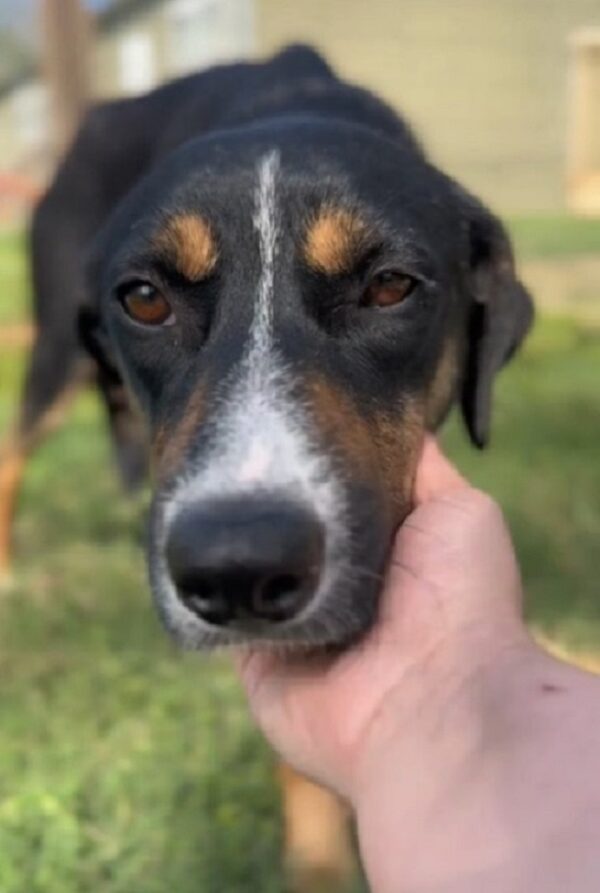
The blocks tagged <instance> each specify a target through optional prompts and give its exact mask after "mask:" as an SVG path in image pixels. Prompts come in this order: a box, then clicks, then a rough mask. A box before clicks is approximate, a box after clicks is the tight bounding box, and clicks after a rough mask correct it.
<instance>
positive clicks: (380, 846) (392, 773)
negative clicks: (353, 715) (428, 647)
mask: <svg viewBox="0 0 600 893" xmlns="http://www.w3.org/2000/svg"><path fill="white" fill-rule="evenodd" d="M454 673H455V676H454V684H452V682H451V679H450V677H447V678H446V679H445V680H441V679H440V680H439V681H440V683H441V686H440V689H439V694H440V696H439V697H438V691H437V690H436V692H435V693H434V694H433V696H432V697H430V698H428V699H425V700H423V699H422V700H421V701H420V703H419V702H418V701H417V703H415V707H416V710H415V711H414V713H413V715H412V719H413V720H414V722H413V724H412V726H410V725H408V724H407V723H406V722H405V721H403V720H402V719H401V720H400V721H398V720H394V719H393V718H392V717H391V716H390V717H389V718H388V727H387V729H386V731H385V735H382V736H381V737H379V738H378V739H377V740H376V741H374V742H373V745H372V749H371V751H370V754H369V758H368V760H366V761H365V763H364V764H363V766H362V773H361V776H360V781H359V782H358V783H357V785H356V786H355V788H354V793H353V798H354V799H353V804H354V808H355V812H356V820H357V827H358V837H359V842H360V847H361V853H362V858H363V862H364V864H365V867H366V870H367V874H368V877H369V880H370V882H371V888H372V889H373V890H376V891H377V893H387V891H396V890H397V889H398V887H399V883H400V882H401V884H402V885H403V886H406V888H407V889H412V888H413V887H414V888H415V889H421V888H423V889H428V890H431V891H432V893H433V891H437V890H440V891H442V890H443V891H446V890H448V891H450V890H455V889H456V890H461V891H462V893H467V891H470V890H471V889H473V890H477V891H479V890H481V889H483V888H484V887H482V882H483V880H484V879H485V885H484V886H485V889H486V890H488V889H489V890H490V891H492V890H494V891H495V890H502V891H504V890H506V889H514V890H526V889H531V886H530V885H529V886H528V885H527V884H525V886H522V885H521V883H520V882H518V881H517V880H516V878H517V875H518V874H519V872H520V871H521V870H523V871H526V872H534V873H535V872H537V871H538V870H541V869H543V866H544V864H545V862H544V859H546V861H547V859H548V858H549V853H550V852H551V850H552V849H553V844H552V841H554V842H555V844H557V843H558V842H560V845H561V846H562V847H563V848H564V851H565V852H567V853H568V852H569V851H570V849H571V847H572V846H573V837H572V835H573V830H572V827H575V824H576V821H577V820H578V819H579V820H580V821H581V822H583V824H584V825H586V823H587V827H588V828H589V827H590V825H589V816H590V815H591V813H592V812H594V814H595V815H598V817H599V818H600V783H596V784H590V777H591V776H590V767H591V768H592V769H594V768H595V766H596V757H595V754H596V753H597V749H598V746H600V722H596V723H595V728H594V729H592V728H591V727H590V722H589V717H590V714H591V713H594V714H596V715H597V714H598V706H599V696H598V683H597V680H594V679H592V678H591V677H587V676H585V675H583V674H580V673H579V672H578V671H577V670H575V669H573V668H572V667H569V666H566V665H564V664H562V663H560V662H558V661H555V660H554V659H553V658H550V657H549V656H548V655H547V654H545V653H544V652H543V651H542V650H541V649H539V648H537V647H536V646H535V645H534V644H533V643H532V642H530V641H525V640H521V641H519V642H515V643H514V647H512V648H509V649H506V650H503V651H502V652H501V653H498V654H496V656H495V657H494V658H493V659H491V660H489V661H485V662H483V661H482V662H481V663H480V664H479V666H478V667H477V668H476V669H475V670H474V672H473V673H472V674H468V675H464V676H462V678H461V676H460V674H459V673H458V672H457V670H456V668H455V669H454ZM423 694H424V690H423ZM390 706H391V705H390ZM394 725H395V731H394ZM586 733H587V743H586V745H585V748H583V749H582V751H581V754H579V755H578V759H577V768H576V770H574V771H573V772H570V773H565V769H564V767H565V764H568V760H569V755H570V757H571V759H572V757H573V742H574V741H583V740H584V736H585V735H586ZM542 790H543V791H545V794H544V796H540V791H542ZM540 854H541V855H540ZM544 854H545V855H544ZM596 864H597V862H596ZM515 872H516V874H514V877H515V882H514V886H513V883H512V878H513V873H515ZM452 878H454V879H455V882H454V883H455V886H453V881H452ZM471 878H474V879H475V881H473V882H472V886H471V885H470V884H471V881H470V880H469V879H471ZM509 879H511V882H510V883H509ZM449 880H450V883H448V881H449Z"/></svg>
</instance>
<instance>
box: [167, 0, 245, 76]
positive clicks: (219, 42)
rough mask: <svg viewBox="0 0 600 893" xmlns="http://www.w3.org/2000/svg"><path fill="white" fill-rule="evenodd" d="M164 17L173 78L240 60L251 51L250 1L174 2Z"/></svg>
mask: <svg viewBox="0 0 600 893" xmlns="http://www.w3.org/2000/svg"><path fill="white" fill-rule="evenodd" d="M167 15H168V31H169V60H168V65H169V70H170V72H171V73H173V74H180V73H183V72H186V71H192V70H194V69H198V68H203V67H205V66H207V65H212V64H213V63H214V62H220V61H224V60H227V59H232V58H235V57H243V56H246V55H248V53H251V52H252V51H253V49H254V46H255V37H254V2H253V0H173V2H172V3H171V4H169V6H168V7H167Z"/></svg>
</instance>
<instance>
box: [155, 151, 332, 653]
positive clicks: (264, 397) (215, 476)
mask: <svg viewBox="0 0 600 893" xmlns="http://www.w3.org/2000/svg"><path fill="white" fill-rule="evenodd" d="M278 171H279V156H278V154H277V153H276V152H271V153H269V154H268V155H266V156H265V157H264V158H263V159H262V160H261V162H260V164H259V168H258V184H257V188H256V193H255V211H254V215H253V220H252V222H253V226H254V229H255V231H256V233H257V235H258V244H259V251H260V270H261V272H260V279H259V282H258V284H257V290H256V304H255V308H254V316H253V322H252V327H251V330H250V333H249V340H248V345H247V348H246V352H245V354H244V356H243V359H242V361H241V363H240V368H239V370H238V373H237V375H236V380H235V383H234V384H232V386H231V388H230V390H229V393H228V394H227V395H226V396H225V398H224V401H223V403H222V404H221V406H220V407H218V408H217V409H216V410H215V413H214V415H215V421H214V423H213V426H212V429H211V437H210V442H209V445H208V448H205V449H204V452H203V454H202V456H201V457H198V459H196V460H195V461H194V460H192V462H191V463H190V464H189V466H188V467H187V469H186V470H185V471H184V473H183V474H182V475H181V477H180V478H179V480H178V481H177V483H176V485H175V488H174V490H173V492H172V493H171V495H170V496H169V498H168V499H167V500H165V501H164V502H163V503H162V505H160V506H159V507H158V514H157V520H156V525H157V526H156V534H155V543H154V545H155V548H156V550H157V554H156V555H155V557H154V574H153V576H154V584H155V587H157V588H158V590H159V599H160V601H161V610H162V612H163V614H164V615H165V617H166V619H167V623H168V624H169V626H171V628H173V629H174V630H175V632H176V634H177V635H178V637H179V638H180V640H182V641H183V642H184V643H185V642H186V641H188V642H189V643H190V644H198V643H199V641H200V642H201V641H202V639H203V638H204V640H206V636H204V637H203V635H202V634H203V632H204V631H205V630H206V629H207V627H206V625H205V624H204V623H202V621H201V620H200V619H199V618H197V617H196V616H195V615H194V614H193V613H192V612H190V611H188V610H187V608H185V606H184V605H183V604H182V603H181V602H180V600H179V599H178V598H177V594H176V591H175V587H174V586H173V583H172V581H171V578H170V575H169V573H168V569H167V566H166V561H165V558H164V548H165V544H166V541H167V538H168V534H169V529H170V526H171V524H172V522H173V520H174V519H175V518H176V517H177V516H178V515H179V513H180V512H181V511H183V510H184V509H185V508H186V507H188V506H192V505H196V504H199V503H208V502H211V501H213V500H219V499H227V498H229V497H236V498H237V497H243V496H248V497H251V496H252V495H254V494H256V495H268V494H272V495H273V496H274V497H275V498H283V499H286V500H289V501H292V502H296V503H299V504H301V505H303V506H305V507H306V508H307V509H308V510H309V511H312V512H313V513H314V515H315V516H316V517H317V518H318V519H319V520H320V522H321V523H322V525H323V527H324V530H325V558H324V566H323V570H322V574H321V579H320V583H319V588H318V591H317V593H316V596H315V599H314V600H313V602H312V604H311V605H309V606H308V608H307V609H306V612H307V614H310V613H311V612H312V611H314V609H315V608H316V607H318V605H319V602H320V601H321V599H322V596H324V595H325V594H326V593H327V592H328V591H329V590H330V589H331V587H332V586H333V585H334V584H335V583H336V582H337V581H338V579H339V578H340V576H341V575H342V574H343V572H344V556H345V554H346V551H347V548H346V547H347V532H346V531H347V524H346V517H345V516H346V505H345V500H344V495H343V490H342V487H341V486H340V484H339V482H338V480H337V477H336V474H335V472H334V469H333V468H332V466H331V463H330V462H329V460H328V459H327V457H326V456H325V455H324V454H323V453H322V450H320V449H319V448H318V446H317V445H316V444H315V443H314V442H313V441H312V438H311V435H310V425H309V419H308V413H307V411H306V409H305V407H304V406H302V404H301V403H300V402H299V400H298V398H297V396H294V393H293V386H292V380H291V376H290V374H289V372H288V370H286V368H285V365H284V363H283V361H282V359H281V357H280V356H279V355H278V353H277V350H276V348H275V345H274V343H273V297H274V289H275V265H276V259H277V253H278V250H279V242H280V227H279V213H278V207H277V176H278ZM302 620H303V618H302V617H299V618H297V619H296V621H293V622H291V623H290V624H288V626H287V629H288V630H289V629H291V628H292V626H293V625H296V624H298V623H300V622H302ZM284 634H285V633H284ZM222 638H226V639H228V640H229V641H234V640H235V636H232V635H231V634H229V633H227V630H224V632H223V637H222ZM215 640H218V639H217V638H216V637H215Z"/></svg>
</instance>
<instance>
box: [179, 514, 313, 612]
mask: <svg viewBox="0 0 600 893" xmlns="http://www.w3.org/2000/svg"><path fill="white" fill-rule="evenodd" d="M323 546H324V536H323V528H322V526H321V524H320V522H319V521H318V519H317V518H315V517H314V516H313V515H312V514H311V513H310V512H309V511H307V510H306V509H305V508H303V507H302V506H297V505H295V504H293V503H288V502H284V501H283V500H274V499H273V498H267V497H262V498H257V497H254V498H250V497H246V498H244V499H235V500H234V499H227V500H220V501H218V502H213V503H209V504H204V505H197V506H196V505H194V506H190V507H188V508H186V509H183V510H182V511H181V513H180V514H179V515H178V516H177V517H176V519H175V520H174V522H173V524H172V527H171V530H170V532H169V536H168V540H167V550H166V554H167V562H168V565H169V570H170V572H171V576H172V578H173V580H174V582H175V585H176V587H177V591H178V594H179V598H180V599H181V600H182V602H183V603H184V604H185V605H186V607H188V608H189V609H190V610H191V611H193V612H194V613H195V614H197V615H198V616H199V617H201V618H202V619H203V620H205V621H207V622H208V623H212V624H217V625H219V626H225V625H227V624H230V623H232V622H235V624H236V626H242V627H243V626H244V623H246V624H248V626H252V624H253V623H254V624H255V623H256V621H262V622H263V623H264V622H267V623H282V622H284V621H286V620H291V619H292V618H293V617H295V616H296V615H297V614H299V613H300V611H302V609H303V608H304V607H305V606H306V604H307V603H308V602H309V601H310V599H311V597H312V595H313V594H314V592H315V589H316V587H317V585H318V580H319V575H320V572H321V564H322V561H323Z"/></svg>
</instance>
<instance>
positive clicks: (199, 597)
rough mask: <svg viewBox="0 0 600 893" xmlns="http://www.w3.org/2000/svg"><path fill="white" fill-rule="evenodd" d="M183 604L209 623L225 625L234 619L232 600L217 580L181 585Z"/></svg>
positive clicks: (180, 592) (180, 591)
mask: <svg viewBox="0 0 600 893" xmlns="http://www.w3.org/2000/svg"><path fill="white" fill-rule="evenodd" d="M179 594H180V598H181V600H182V601H183V603H184V604H185V605H186V607H187V608H189V609H190V611H193V612H194V614H197V615H198V616H199V617H204V618H205V619H206V620H207V621H208V622H209V623H216V624H219V625H224V624H226V623H228V622H229V621H230V620H231V618H232V617H233V610H232V603H231V599H229V598H228V597H227V594H226V593H225V592H223V591H222V590H221V588H220V586H219V584H218V582H217V581H216V580H213V581H209V580H193V581H192V580H190V581H186V582H182V583H180V585H179Z"/></svg>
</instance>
